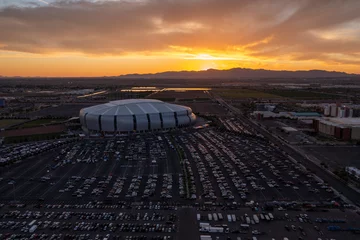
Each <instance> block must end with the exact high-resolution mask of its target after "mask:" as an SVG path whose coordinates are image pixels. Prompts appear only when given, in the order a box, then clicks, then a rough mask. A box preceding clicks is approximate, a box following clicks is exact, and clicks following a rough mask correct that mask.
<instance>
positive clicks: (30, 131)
mask: <svg viewBox="0 0 360 240" xmlns="http://www.w3.org/2000/svg"><path fill="white" fill-rule="evenodd" d="M65 130H66V127H65V125H64V124H58V125H51V126H44V127H28V128H23V129H9V130H6V131H3V132H0V136H2V137H18V136H28V135H36V134H49V133H60V132H63V131H65Z"/></svg>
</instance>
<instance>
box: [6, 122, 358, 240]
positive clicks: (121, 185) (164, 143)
mask: <svg viewBox="0 0 360 240" xmlns="http://www.w3.org/2000/svg"><path fill="white" fill-rule="evenodd" d="M221 122H222V123H223V124H224V126H225V127H226V129H227V131H220V130H217V129H216V128H205V129H201V130H194V129H183V130H178V131H174V132H157V133H148V134H143V135H132V136H122V137H116V138H93V139H92V138H89V139H77V140H76V141H75V140H72V141H58V142H56V141H53V142H51V141H49V142H48V143H46V144H44V143H40V142H39V143H37V145H36V144H35V145H31V144H25V143H24V144H17V145H11V146H7V147H6V148H5V147H3V148H2V149H0V151H2V152H3V153H7V154H8V155H9V157H11V158H14V157H15V156H17V155H16V154H14V151H16V152H19V154H24V157H22V158H19V159H20V160H21V162H18V163H14V164H12V165H9V166H6V167H2V168H1V181H0V194H1V196H0V202H1V203H2V205H1V208H0V214H1V216H0V233H2V234H8V235H6V236H9V237H10V236H13V237H14V235H12V234H17V236H18V237H19V236H21V235H23V237H31V236H32V235H33V234H34V233H36V234H38V235H37V236H39V238H40V239H129V240H130V239H184V238H185V239H199V237H200V235H203V234H205V235H206V234H210V236H211V237H212V239H237V237H241V238H242V239H247V238H248V239H250V238H252V237H253V236H256V237H257V238H258V239H271V238H272V237H274V238H275V239H283V237H288V238H289V239H298V237H299V236H301V237H302V238H303V239H317V237H319V238H322V239H326V238H329V237H328V236H331V237H332V236H335V237H334V238H338V237H337V236H339V232H338V231H330V230H328V229H327V227H328V226H333V225H334V226H335V227H336V226H337V225H338V223H337V222H331V224H328V225H324V224H322V223H321V224H320V223H319V224H318V225H321V226H322V230H321V231H322V232H323V234H324V235H319V234H321V233H319V231H318V230H316V229H314V226H313V225H314V224H312V225H310V224H309V223H308V222H305V221H307V220H303V221H304V222H300V220H299V217H296V215H299V214H300V213H301V214H303V213H304V212H305V211H304V209H307V210H309V209H310V210H311V211H319V212H317V214H318V215H316V214H315V213H312V212H309V213H307V214H308V215H309V216H313V217H312V220H311V221H312V222H315V220H316V218H317V217H322V216H323V215H324V218H328V219H344V218H345V219H348V220H347V221H346V223H347V224H345V225H342V226H346V229H349V228H356V227H358V226H357V224H356V223H355V222H353V221H354V219H358V215H357V214H356V213H355V212H354V211H353V210H351V208H352V206H350V205H348V204H346V203H344V202H342V200H341V199H340V198H339V197H338V196H336V195H335V194H334V192H333V190H332V188H331V186H329V185H328V184H327V183H324V182H322V181H320V180H318V178H316V176H314V175H313V174H312V173H311V172H309V171H308V170H307V169H306V168H305V167H303V166H301V165H299V164H298V163H296V162H295V161H294V160H292V159H291V158H289V156H288V155H286V154H285V153H284V152H282V151H281V150H280V149H279V148H278V147H276V146H274V145H273V144H271V143H269V142H268V141H267V140H265V139H264V138H262V137H259V136H256V134H254V133H253V131H251V130H250V129H248V128H247V127H246V126H244V125H241V122H239V121H237V120H236V119H228V118H222V119H221ZM249 130H250V131H249ZM55 143H57V144H55ZM26 149H30V150H28V151H26ZM40 149H41V150H40ZM27 153H32V154H31V155H27ZM21 156H22V155H21ZM320 209H321V210H326V211H327V212H322V211H320ZM334 209H335V210H334ZM339 209H342V210H343V211H346V212H345V213H344V212H340V210H339ZM273 210H274V211H275V212H274V219H273V220H267V219H266V218H265V217H264V219H261V213H265V212H267V211H273ZM285 211H286V213H287V214H288V218H289V219H295V221H292V220H289V219H287V218H286V219H285V218H284V217H285V215H284V214H285ZM214 212H216V214H217V213H222V215H223V218H224V219H223V220H219V219H217V220H216V219H214V217H212V219H210V220H209V218H208V215H209V213H211V214H212V216H213V213H214ZM197 214H200V219H199V220H197ZM229 214H230V216H231V218H232V215H233V214H235V221H233V219H232V220H231V222H230V221H229V220H228V218H227V216H228V215H229ZM245 214H247V215H248V216H252V218H254V217H253V214H257V216H258V218H259V219H260V220H259V221H260V223H255V222H254V223H252V222H251V221H250V224H248V223H247V219H246V215H245ZM312 214H315V215H312ZM217 216H218V215H217ZM225 216H226V217H225ZM296 219H297V220H296ZM33 220H36V222H34V223H33V224H31V225H30V226H29V224H30V223H31V222H32V221H33ZM254 221H255V220H254ZM200 222H205V223H206V222H208V223H209V224H210V226H214V227H216V226H215V225H221V226H217V227H220V228H223V230H221V231H223V232H221V233H220V232H218V233H209V232H207V231H203V230H201V228H200V230H199V223H200ZM238 223H241V224H248V225H250V227H248V228H247V229H240V225H239V224H238ZM328 223H329V222H328ZM335 223H336V224H335ZM225 224H226V225H227V226H225ZM341 224H343V223H341ZM32 225H34V226H36V227H35V229H34V227H33V228H32ZM222 225H224V226H222ZM292 225H294V227H295V230H294V229H293V227H292ZM285 226H287V227H285ZM299 226H300V227H302V228H304V229H305V230H304V231H306V234H307V235H306V236H304V235H303V233H302V232H303V230H301V229H300V228H299ZM321 226H319V227H321ZM288 228H289V229H288ZM274 229H281V230H279V231H277V230H276V231H275V230H274ZM245 230H246V231H245ZM219 231H220V230H219ZM330 232H331V233H330ZM239 234H240V235H239ZM2 236H5V235H2ZM346 236H348V238H347V239H356V238H352V237H353V236H354V235H353V233H351V231H350V230H349V231H348V230H347V232H346ZM270 237H271V238H270ZM3 238H4V239H8V238H7V237H3ZM19 238H21V237H19Z"/></svg>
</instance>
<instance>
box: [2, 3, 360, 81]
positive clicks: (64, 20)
mask: <svg viewBox="0 0 360 240" xmlns="http://www.w3.org/2000/svg"><path fill="white" fill-rule="evenodd" d="M233 67H245V68H255V69H256V68H265V69H276V70H279V69H281V70H308V69H324V70H331V71H332V70H334V71H345V72H349V73H359V74H360V0H97V1H96V0H81V1H80V0H0V75H3V76H114V75H121V74H127V73H135V72H136V73H153V72H161V71H168V70H204V69H209V68H216V69H228V68H233Z"/></svg>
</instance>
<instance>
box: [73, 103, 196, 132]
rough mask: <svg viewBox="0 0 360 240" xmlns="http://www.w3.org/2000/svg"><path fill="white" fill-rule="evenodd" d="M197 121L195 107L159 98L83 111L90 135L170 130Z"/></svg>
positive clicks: (84, 121) (83, 118)
mask: <svg viewBox="0 0 360 240" xmlns="http://www.w3.org/2000/svg"><path fill="white" fill-rule="evenodd" d="M195 121H196V116H195V114H194V113H193V112H192V109H191V108H189V107H186V106H181V105H176V104H169V103H165V102H162V101H159V100H155V99H126V100H118V101H111V102H109V103H105V104H100V105H96V106H92V107H88V108H83V109H81V110H80V122H81V124H82V126H83V129H84V130H85V131H87V132H89V133H96V132H98V133H105V134H114V133H129V132H145V131H156V130H168V129H173V128H179V127H185V126H190V125H192V124H194V123H195Z"/></svg>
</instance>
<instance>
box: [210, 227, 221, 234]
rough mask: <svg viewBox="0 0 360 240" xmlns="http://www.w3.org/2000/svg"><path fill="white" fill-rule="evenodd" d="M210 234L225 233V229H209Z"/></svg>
mask: <svg viewBox="0 0 360 240" xmlns="http://www.w3.org/2000/svg"><path fill="white" fill-rule="evenodd" d="M209 232H211V233H223V232H224V228H223V227H209Z"/></svg>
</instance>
